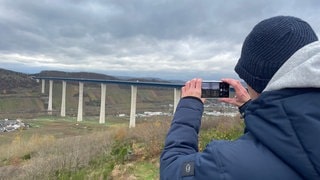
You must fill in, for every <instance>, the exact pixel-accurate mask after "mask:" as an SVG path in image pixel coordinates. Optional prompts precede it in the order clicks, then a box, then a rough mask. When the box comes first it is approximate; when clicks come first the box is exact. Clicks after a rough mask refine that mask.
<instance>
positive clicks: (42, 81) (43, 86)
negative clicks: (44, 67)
mask: <svg viewBox="0 0 320 180" xmlns="http://www.w3.org/2000/svg"><path fill="white" fill-rule="evenodd" d="M45 86H46V80H44V79H42V80H41V93H42V94H44V90H45Z"/></svg>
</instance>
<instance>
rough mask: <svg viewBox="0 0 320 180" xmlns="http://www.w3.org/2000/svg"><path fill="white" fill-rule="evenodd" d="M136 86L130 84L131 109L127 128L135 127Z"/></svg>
mask: <svg viewBox="0 0 320 180" xmlns="http://www.w3.org/2000/svg"><path fill="white" fill-rule="evenodd" d="M136 104H137V86H134V85H131V110H130V123H129V128H133V127H136Z"/></svg>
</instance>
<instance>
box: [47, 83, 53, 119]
mask: <svg viewBox="0 0 320 180" xmlns="http://www.w3.org/2000/svg"><path fill="white" fill-rule="evenodd" d="M52 88H53V80H49V100H48V114H49V115H52Z"/></svg>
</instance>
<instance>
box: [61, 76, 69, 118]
mask: <svg viewBox="0 0 320 180" xmlns="http://www.w3.org/2000/svg"><path fill="white" fill-rule="evenodd" d="M66 87H67V82H66V81H62V95H61V112H60V113H61V114H60V115H61V117H65V116H66Z"/></svg>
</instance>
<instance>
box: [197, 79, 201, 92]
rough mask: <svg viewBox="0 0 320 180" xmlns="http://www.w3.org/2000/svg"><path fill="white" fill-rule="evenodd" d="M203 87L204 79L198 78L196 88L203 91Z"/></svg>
mask: <svg viewBox="0 0 320 180" xmlns="http://www.w3.org/2000/svg"><path fill="white" fill-rule="evenodd" d="M201 86H202V79H200V78H198V79H197V80H196V88H199V89H201Z"/></svg>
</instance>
